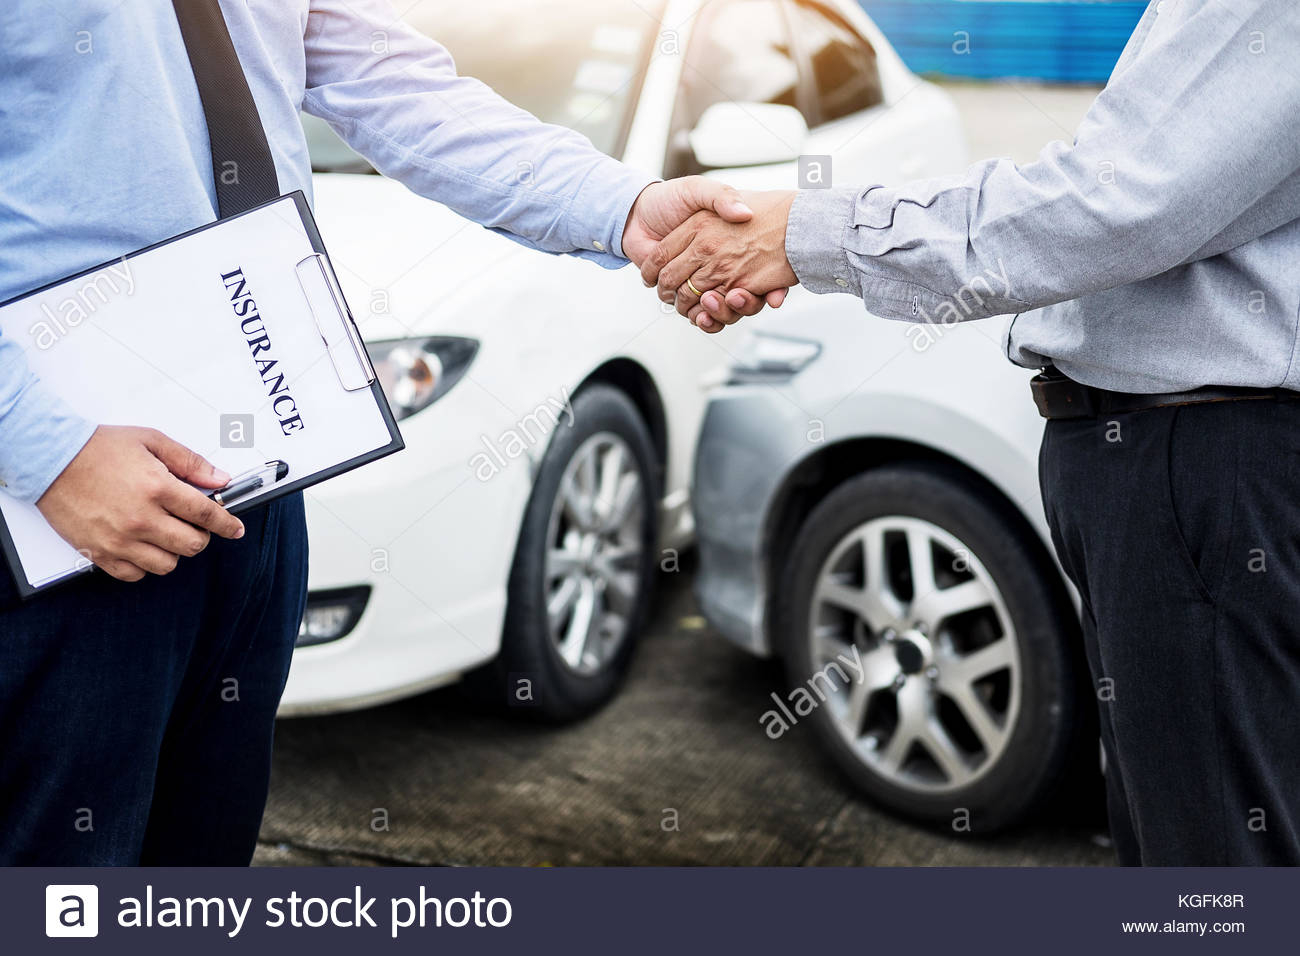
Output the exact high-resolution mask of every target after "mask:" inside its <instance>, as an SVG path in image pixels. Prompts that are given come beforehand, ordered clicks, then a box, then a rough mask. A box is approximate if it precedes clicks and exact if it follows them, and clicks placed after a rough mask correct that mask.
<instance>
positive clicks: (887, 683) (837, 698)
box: [809, 516, 1021, 794]
mask: <svg viewBox="0 0 1300 956" xmlns="http://www.w3.org/2000/svg"><path fill="white" fill-rule="evenodd" d="M810 615H811V617H810V620H809V634H810V635H811V636H812V640H811V642H810V648H811V654H812V664H813V672H814V674H815V673H817V672H818V671H822V672H823V673H830V671H828V670H827V668H829V667H830V665H832V664H835V663H838V665H839V670H838V671H836V672H835V673H838V674H841V675H847V677H848V679H847V681H841V682H840V683H838V684H837V685H835V687H834V689H833V691H832V692H831V693H830V694H829V695H828V697H827V700H826V705H825V706H827V707H828V708H829V711H830V715H831V716H832V720H833V724H834V726H835V728H836V730H837V731H838V732H839V733H840V734H841V735H842V736H843V737H844V739H845V740H846V741H847V742H848V743H849V745H850V747H852V748H853V750H854V752H855V753H857V755H858V757H859V759H860V760H861V761H862V762H863V763H864V764H865V765H866V766H867V767H869V768H870V769H871V770H872V771H873V772H874V773H876V774H878V775H879V776H881V777H883V778H885V779H886V780H888V781H889V782H891V783H893V784H896V785H898V786H901V787H904V788H908V789H912V790H917V791H922V792H926V793H931V794H936V793H945V792H949V791H952V790H956V789H959V788H962V787H966V786H969V785H970V784H971V783H973V782H975V781H976V780H977V779H979V778H980V777H981V776H982V775H983V774H984V773H985V772H987V771H988V769H989V768H991V767H992V766H993V765H994V764H995V763H996V762H997V760H998V758H999V756H1000V755H1001V754H1002V752H1003V751H1004V750H1005V748H1006V746H1007V743H1008V741H1009V739H1010V737H1011V734H1012V731H1013V730H1014V728H1015V723H1016V717H1017V715H1018V713H1019V707H1020V697H1021V687H1020V683H1021V665H1020V651H1019V645H1018V642H1017V637H1016V633H1015V629H1014V627H1013V625H1012V622H1011V617H1010V615H1009V614H1008V612H1007V609H1006V606H1005V604H1004V602H1003V599H1002V596H1001V594H1000V593H999V590H998V587H997V585H996V584H995V582H994V581H993V579H992V577H991V576H990V575H989V573H988V571H987V570H986V569H985V568H984V566H983V564H981V563H980V561H979V559H978V558H977V557H976V556H975V555H974V554H973V553H972V552H971V551H970V549H969V548H967V547H966V546H965V545H964V544H963V543H962V542H961V541H959V540H958V539H957V538H955V537H954V536H953V535H952V534H950V533H949V532H947V531H945V530H944V529H943V528H941V527H939V526H938V525H935V524H932V523H930V522H928V521H924V520H922V519H919V518H914V517H908V516H888V517H882V518H876V519H874V520H871V521H868V522H866V523H865V524H863V525H861V526H859V527H857V528H855V529H854V530H853V531H851V532H849V533H848V534H847V535H845V536H844V537H843V538H842V539H840V541H839V542H838V543H837V544H836V546H835V547H834V548H832V550H831V553H830V555H829V556H828V557H827V559H826V561H825V562H824V563H823V565H822V568H821V570H820V572H819V574H818V578H817V584H816V587H815V589H814V592H813V599H812V603H811V607H810ZM849 662H853V663H852V664H850V663H849ZM820 686H825V684H824V683H823V684H822V685H820Z"/></svg>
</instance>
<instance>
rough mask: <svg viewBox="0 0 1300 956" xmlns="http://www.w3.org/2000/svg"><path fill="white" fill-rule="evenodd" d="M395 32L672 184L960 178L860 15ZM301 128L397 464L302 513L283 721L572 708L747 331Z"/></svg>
mask: <svg viewBox="0 0 1300 956" xmlns="http://www.w3.org/2000/svg"><path fill="white" fill-rule="evenodd" d="M406 18H407V19H408V20H409V21H410V22H411V23H412V24H413V25H415V26H416V27H417V28H420V29H423V30H427V31H428V32H429V33H430V35H432V36H434V37H435V38H436V39H438V40H439V41H440V42H442V43H444V44H445V45H447V46H448V48H449V49H450V50H451V51H452V53H453V55H454V56H455V57H456V60H457V64H458V67H459V68H460V71H461V72H462V73H465V74H467V75H472V76H477V77H479V78H480V79H482V80H484V81H486V82H487V83H489V84H490V85H491V86H493V87H494V88H495V89H497V90H498V91H499V92H500V93H502V94H503V95H504V96H506V97H507V98H508V99H511V100H512V101H514V102H516V103H518V104H519V105H521V106H523V107H525V108H527V109H529V110H531V111H532V112H534V113H535V114H537V115H538V116H540V117H541V118H542V119H544V120H548V121H552V122H556V123H563V124H567V125H569V126H572V127H574V128H576V129H578V130H580V131H581V132H583V133H584V134H586V135H587V136H588V137H590V138H591V139H592V141H593V142H594V143H595V144H596V145H597V146H598V147H599V148H600V149H602V150H604V151H606V152H608V153H610V154H611V155H614V156H617V157H619V158H621V159H623V160H624V161H626V162H628V163H629V164H631V165H633V166H636V167H638V168H640V169H643V170H646V171H648V172H651V173H653V174H658V175H662V176H664V177H672V176H677V175H682V174H686V173H700V172H705V173H708V174H710V175H717V176H718V177H719V178H722V179H724V180H727V181H729V182H733V183H735V184H736V185H739V186H742V187H760V188H792V187H794V186H795V185H796V184H797V182H798V171H799V163H798V159H799V157H800V156H804V155H809V156H820V157H830V159H831V163H830V166H829V168H828V167H827V165H826V164H825V163H824V162H820V163H817V164H816V168H817V170H818V174H819V175H825V174H826V173H828V172H829V173H831V174H833V176H834V181H835V182H836V183H841V184H843V183H858V182H867V181H897V180H900V179H903V178H907V177H912V176H919V175H928V174H932V173H939V172H946V171H949V170H950V169H953V168H956V167H959V166H960V165H961V164H962V162H963V161H964V159H965V156H964V143H963V140H962V136H961V133H960V125H959V122H958V118H957V115H956V112H955V109H954V107H953V105H952V103H951V102H950V100H949V99H948V97H947V96H946V95H945V94H944V93H942V92H941V91H940V90H938V89H937V88H935V87H933V86H931V85H930V84H928V83H924V82H922V81H920V80H918V79H917V78H916V77H915V76H914V75H912V74H911V73H909V72H908V70H907V69H906V68H905V67H904V66H903V64H902V62H901V61H900V60H899V59H898V58H897V56H896V55H895V54H894V53H893V51H892V50H891V49H890V47H889V45H888V44H887V43H886V42H885V40H884V38H883V37H882V36H881V35H880V34H879V33H878V32H877V30H876V29H875V28H874V26H873V25H872V23H871V22H870V21H869V20H868V19H867V17H866V16H865V15H864V14H863V13H862V11H861V9H860V8H859V7H858V6H857V5H856V4H854V3H852V2H848V0H824V2H811V0H713V2H708V3H706V2H704V0H671V2H667V3H664V2H655V0H601V2H595V0H537V2H532V3H529V4H518V3H516V2H513V0H480V2H478V3H475V4H471V5H469V6H467V7H458V6H457V5H455V4H450V3H423V4H420V5H417V6H416V7H415V8H414V9H413V10H412V11H410V12H409V13H407V14H406ZM309 134H310V139H311V142H312V147H313V161H314V163H315V165H316V167H317V169H318V170H319V171H321V172H320V174H319V175H318V176H317V177H316V180H315V191H316V202H315V206H316V211H317V214H318V219H319V221H320V225H321V230H322V233H323V235H324V236H325V237H326V242H327V244H328V246H329V249H330V252H331V255H332V257H333V259H334V262H335V265H336V268H337V269H338V271H339V273H340V277H341V280H342V283H343V285H344V289H345V292H346V294H347V296H348V298H349V301H350V302H351V303H352V305H353V309H354V311H355V312H356V317H357V320H358V323H359V325H360V327H361V331H362V334H363V336H364V338H365V339H366V341H367V343H368V346H369V348H370V350H371V354H372V357H373V358H374V360H375V363H376V366H377V368H378V369H379V371H380V374H381V376H382V378H383V380H384V382H385V385H386V389H387V392H388V395H389V397H390V400H391V401H392V403H393V406H394V410H395V412H396V413H397V414H398V416H399V418H400V419H401V427H402V432H403V435H404V436H405V439H406V445H407V447H406V450H405V451H404V452H402V453H401V454H399V455H396V456H394V457H392V458H390V459H387V460H384V461H381V462H378V463H376V464H373V465H371V466H368V467H366V468H363V469H360V470H358V471H356V472H353V473H351V474H348V475H345V476H343V477H340V478H337V479H335V480H333V481H330V482H328V483H326V484H324V485H321V486H319V487H317V488H315V489H313V490H312V491H311V492H310V493H309V494H308V496H307V511H308V522H309V526H310V533H311V549H312V552H311V577H310V589H311V594H310V598H309V603H308V610H307V614H306V617H305V619H304V621H303V626H302V632H301V635H300V638H299V647H298V649H297V652H296V654H295V657H294V662H293V668H292V671H291V673H290V677H289V684H288V688H287V690H286V692H285V696H284V701H283V705H282V709H281V712H282V713H283V714H303V713H319V712H324V711H330V710H339V709H346V708H354V707H360V706H365V705H369V704H376V703H380V702H383V701H387V700H392V699H395V698H398V697H402V696H406V695H410V694H414V693H417V692H419V691H422V690H425V689H428V688H431V687H434V686H437V685H440V684H443V683H447V682H449V681H452V680H455V679H457V678H459V677H462V676H464V675H467V674H471V672H473V677H474V679H475V680H476V681H477V682H478V683H479V684H480V685H481V686H482V687H484V688H486V689H488V690H489V692H490V693H492V694H499V700H500V701H501V702H502V703H508V704H515V705H518V706H520V707H521V708H525V709H527V710H529V711H530V712H532V713H534V714H537V715H541V716H545V717H549V718H554V719H563V718H571V717H576V716H579V715H581V714H583V713H586V712H588V711H590V710H591V709H593V708H595V707H597V706H599V705H600V704H601V703H602V702H604V701H605V700H606V699H607V698H608V697H609V696H610V695H611V694H612V693H613V691H614V690H615V689H616V687H617V685H618V681H619V678H620V677H621V676H622V674H623V672H624V671H625V669H626V666H627V663H628V660H629V656H630V654H631V652H632V649H633V646H634V644H635V641H636V637H637V633H638V630H639V629H640V627H641V624H642V621H643V619H644V615H645V612H646V609H647V604H648V600H649V594H650V590H651V586H652V583H653V579H654V574H655V571H656V569H657V567H658V565H659V564H660V563H661V561H662V560H664V559H663V558H662V557H661V551H660V548H664V549H671V548H680V547H682V546H683V545H685V544H687V543H689V542H690V539H691V536H692V532H693V527H692V518H691V511H690V502H689V494H688V488H689V482H690V475H691V470H692V456H693V453H694V448H695V441H696V437H697V432H698V428H699V424H700V420H701V417H702V414H703V410H704V404H705V389H706V387H707V385H709V384H711V383H712V384H716V383H717V381H719V379H718V372H720V371H721V370H722V369H723V368H724V367H725V365H726V364H728V363H729V361H730V356H729V354H728V351H727V350H728V349H734V348H735V347H736V346H737V345H738V344H739V343H740V342H741V341H742V339H741V338H740V337H738V336H736V335H735V334H733V335H732V336H731V337H730V338H729V339H728V338H725V337H724V338H719V337H709V336H704V335H701V334H700V333H698V332H696V331H695V330H693V329H691V328H690V327H689V325H688V324H687V323H686V322H685V320H683V319H682V318H681V317H680V316H677V315H676V313H674V312H671V311H670V310H668V309H667V307H664V306H662V305H661V304H660V303H659V302H658V301H657V300H656V299H655V298H654V296H653V295H652V294H650V293H649V292H648V291H647V290H646V289H645V288H644V287H643V286H642V284H641V281H640V277H639V275H638V274H637V272H636V271H635V270H634V269H624V270H620V271H613V272H611V271H607V270H603V269H600V268H598V267H596V266H594V265H592V264H591V263H587V262H583V261H581V260H578V259H573V258H569V257H553V256H547V255H543V254H540V253H537V252H534V251H531V250H528V249H525V248H523V247H521V246H520V245H518V244H516V243H514V242H512V241H510V240H509V239H506V238H504V237H502V236H499V235H495V234H492V233H489V232H487V231H485V230H483V229H481V228H479V227H477V226H476V225H474V224H472V223H469V222H466V221H465V220H463V219H460V218H458V217H457V216H456V215H454V214H453V213H451V212H450V211H448V210H447V209H445V208H443V207H442V206H440V205H438V204H435V203H432V202H429V201H427V200H424V199H422V198H419V197H417V196H415V195H413V194H411V193H409V192H408V191H407V190H406V189H405V188H404V187H402V186H400V185H398V184H397V183H395V182H392V181H389V180H386V179H384V178H381V177H379V176H377V175H373V174H369V173H367V172H366V169H367V168H366V166H365V164H364V163H363V162H359V160H358V158H357V157H355V156H354V155H352V154H350V153H349V151H348V150H347V149H346V147H343V146H342V144H341V143H339V142H338V141H337V140H336V139H333V140H332V139H331V137H332V133H330V132H329V131H328V129H327V128H325V127H323V126H320V127H316V126H309ZM325 170H335V171H334V172H328V171H325ZM794 298H795V301H796V302H798V301H801V300H802V297H800V296H796V297H794ZM792 304H793V303H792ZM809 304H811V303H809ZM789 307H790V306H787V308H789ZM669 557H670V558H671V555H670V556H669Z"/></svg>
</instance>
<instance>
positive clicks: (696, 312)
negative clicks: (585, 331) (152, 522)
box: [641, 192, 799, 332]
mask: <svg viewBox="0 0 1300 956" xmlns="http://www.w3.org/2000/svg"><path fill="white" fill-rule="evenodd" d="M794 196H795V194H794V193H793V192H766V193H748V194H746V195H745V197H744V198H745V200H746V201H747V203H748V205H749V206H750V208H752V209H753V211H754V215H753V217H752V218H751V219H750V220H747V221H746V222H744V223H733V222H727V221H724V220H722V219H721V218H719V217H718V216H714V215H710V214H708V213H703V212H701V213H696V214H695V215H694V216H692V217H691V218H690V219H688V220H687V221H686V222H685V223H683V224H682V225H681V226H679V227H678V228H677V229H676V230H674V231H673V232H672V233H671V234H670V235H669V236H668V237H667V238H665V239H664V241H663V242H661V243H660V244H659V247H658V248H657V249H656V250H655V252H654V254H653V255H651V256H650V257H649V259H648V260H647V261H646V263H645V264H644V265H643V266H642V268H641V276H642V278H643V279H645V280H646V282H647V283H649V282H652V281H653V282H655V283H656V284H657V285H658V288H659V298H660V299H662V300H663V301H664V302H674V303H676V306H677V311H678V312H680V313H682V315H685V316H686V317H687V318H689V319H690V320H691V321H692V322H694V323H695V324H696V325H697V326H699V327H700V328H701V329H703V330H704V331H706V332H720V331H721V330H722V328H723V327H724V326H726V325H731V324H732V323H734V322H736V321H737V320H738V319H739V317H740V315H752V314H753V313H752V312H747V311H746V309H747V307H749V306H750V305H752V303H753V302H754V301H755V297H754V293H757V294H759V295H766V296H767V297H768V298H769V300H770V298H771V296H772V295H773V293H775V294H777V295H779V297H780V299H782V300H783V299H784V298H785V292H786V290H787V289H788V288H789V287H790V286H793V285H796V284H797V283H798V281H799V279H798V277H797V276H796V275H795V274H794V270H793V269H792V268H791V267H790V262H789V260H787V259H786V255H785V230H786V223H787V221H788V220H789V217H790V207H791V205H792V204H793V203H794ZM688 281H689V282H690V286H688V285H687V282H688ZM691 286H694V287H695V289H696V290H698V291H699V292H700V293H701V294H700V295H696V294H695V292H693V291H692V290H691Z"/></svg>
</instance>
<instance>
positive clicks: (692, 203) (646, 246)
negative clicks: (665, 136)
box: [623, 176, 787, 322]
mask: <svg viewBox="0 0 1300 956" xmlns="http://www.w3.org/2000/svg"><path fill="white" fill-rule="evenodd" d="M701 212H708V213H710V214H712V215H716V216H717V217H718V218H720V219H722V220H723V221H725V222H730V223H745V222H749V221H750V220H751V219H752V218H753V217H754V211H753V210H752V209H751V208H750V207H749V206H748V205H747V204H746V203H745V201H744V200H743V199H742V198H741V195H740V193H739V192H737V191H736V190H735V189H733V188H731V187H730V186H727V185H724V184H723V183H720V182H717V181H716V180H712V179H706V178H705V177H703V176H686V177H684V178H682V179H673V180H670V181H668V182H662V183H652V184H651V185H649V186H647V187H646V188H645V189H644V190H642V192H641V195H640V196H638V197H637V200H636V202H635V203H633V204H632V210H631V212H630V213H629V214H628V217H627V224H626V225H625V226H624V227H623V254H624V255H625V256H627V257H628V258H629V259H631V260H632V262H633V263H635V264H636V265H637V266H638V267H639V268H640V269H641V274H642V276H643V277H644V278H645V280H646V285H647V286H650V287H653V286H654V284H655V279H656V277H657V276H658V274H659V269H661V268H663V266H665V265H667V264H668V262H669V260H668V259H665V260H663V262H661V263H658V265H657V266H651V265H650V264H649V262H648V260H651V259H652V258H654V254H655V253H656V250H658V248H659V244H660V243H661V242H662V241H663V240H664V239H665V238H666V237H667V236H668V235H669V234H670V233H672V232H673V230H674V229H677V228H678V227H679V226H681V225H682V223H684V222H686V220H687V219H689V218H690V217H691V216H693V215H695V214H697V213H701ZM786 291H787V290H785V289H774V290H772V291H771V292H770V293H769V294H768V295H767V296H766V297H765V298H757V297H755V296H752V295H750V294H749V293H748V292H746V291H744V290H743V289H736V290H735V292H734V294H733V298H732V303H735V305H736V312H738V313H739V314H736V313H733V312H732V311H731V310H730V309H729V305H730V304H731V303H724V302H721V301H719V302H718V303H717V305H716V307H715V309H714V312H715V314H718V315H721V316H725V317H728V318H730V320H731V321H732V322H734V321H736V320H737V319H738V318H739V317H740V315H757V314H758V313H759V312H761V311H762V309H763V306H764V304H767V305H770V306H772V308H774V309H775V308H780V306H781V303H782V302H784V301H785V295H786Z"/></svg>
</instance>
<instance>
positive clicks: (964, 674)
mask: <svg viewBox="0 0 1300 956" xmlns="http://www.w3.org/2000/svg"><path fill="white" fill-rule="evenodd" d="M1014 664H1015V647H1014V646H1013V644H1012V640H1011V638H1009V637H1001V638H998V639H997V640H996V641H994V642H993V643H992V644H986V645H985V646H984V647H981V648H980V649H979V650H977V651H972V652H971V653H969V654H967V655H965V656H963V657H954V658H952V659H951V661H946V662H945V663H944V665H943V671H944V673H948V672H951V673H952V677H953V679H954V680H959V681H960V682H962V683H964V684H973V683H975V682H976V681H978V680H981V679H982V678H985V677H988V676H989V675H990V674H996V673H997V672H998V671H1000V670H1004V669H1006V668H1008V667H1011V666H1013V665H1014Z"/></svg>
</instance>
